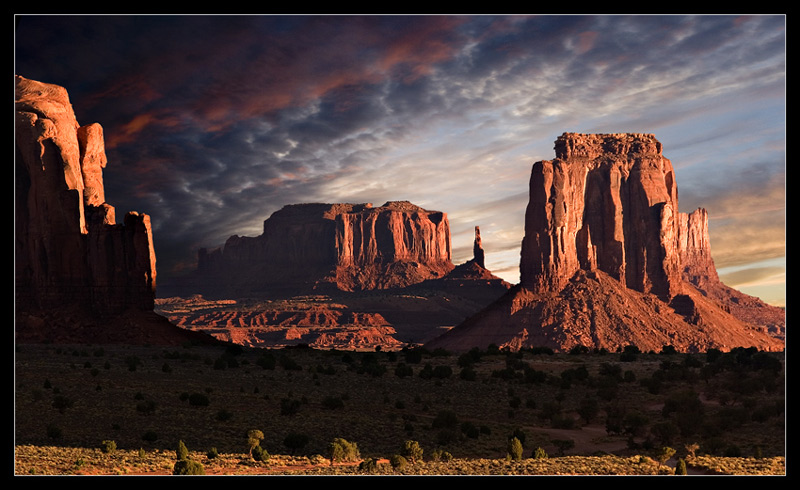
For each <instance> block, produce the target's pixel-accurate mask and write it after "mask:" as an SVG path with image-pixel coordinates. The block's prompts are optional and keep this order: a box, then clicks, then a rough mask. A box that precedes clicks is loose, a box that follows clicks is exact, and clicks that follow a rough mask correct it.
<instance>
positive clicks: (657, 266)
mask: <svg viewBox="0 0 800 490" xmlns="http://www.w3.org/2000/svg"><path fill="white" fill-rule="evenodd" d="M555 153H556V158H555V159H554V160H545V161H540V162H536V163H535V164H534V165H533V168H532V171H531V178H530V200H529V204H528V206H527V209H526V213H525V237H524V239H523V241H522V250H521V257H520V284H519V285H518V286H516V287H514V288H512V289H511V290H510V291H509V293H508V294H506V295H504V296H503V297H502V298H500V299H499V300H498V301H497V302H496V303H494V304H492V305H490V306H489V307H487V308H486V309H485V310H483V311H482V312H480V313H479V314H477V315H476V316H475V317H473V318H470V319H468V320H467V321H465V322H464V323H462V324H461V325H459V326H457V327H455V328H454V329H452V330H451V331H450V332H448V333H447V334H445V335H444V336H442V337H441V338H440V339H437V340H435V341H434V342H432V343H431V346H442V347H449V348H456V349H469V348H472V347H486V346H487V345H488V344H490V343H493V344H497V345H501V346H503V345H505V346H509V347H514V348H519V347H524V346H546V347H551V348H554V349H558V350H566V349H569V348H571V347H573V346H575V345H579V344H580V345H585V346H587V347H594V348H606V349H609V350H615V349H617V348H619V347H622V346H625V345H627V344H628V343H632V344H636V345H639V347H641V348H646V349H648V350H650V349H658V348H660V347H661V346H663V345H666V344H670V345H673V346H674V347H676V348H679V349H681V350H684V351H691V350H705V349H708V348H711V347H714V348H730V347H735V346H757V347H759V348H764V349H768V350H776V349H781V348H782V347H783V344H782V342H781V341H780V340H777V339H775V338H773V337H772V336H770V335H769V334H768V333H767V331H766V329H765V328H764V325H763V324H759V323H758V322H756V323H746V322H743V321H740V320H739V319H737V318H736V317H735V316H733V315H731V314H730V313H729V312H730V308H729V307H728V306H727V305H726V304H721V303H719V302H718V301H717V300H718V299H719V298H720V296H719V295H717V294H710V292H712V291H719V290H720V285H721V283H719V279H718V277H717V273H716V269H715V268H714V264H713V260H712V259H711V254H710V246H709V240H708V216H707V213H706V211H705V210H703V209H700V210H697V211H695V212H693V213H691V214H688V215H687V214H685V213H679V212H678V190H677V184H676V182H675V174H674V171H673V168H672V164H671V162H670V161H669V160H668V159H667V158H665V157H664V156H663V155H662V147H661V143H660V142H658V141H657V140H656V138H655V137H654V136H653V135H652V134H576V133H564V134H563V135H562V136H560V137H559V138H558V139H557V140H556V142H555ZM703 284H705V285H707V286H708V287H707V288H706V290H700V289H698V287H700V286H701V285H703Z"/></svg>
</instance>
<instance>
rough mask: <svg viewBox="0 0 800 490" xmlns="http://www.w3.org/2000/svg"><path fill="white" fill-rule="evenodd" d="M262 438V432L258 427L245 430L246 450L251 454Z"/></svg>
mask: <svg viewBox="0 0 800 490" xmlns="http://www.w3.org/2000/svg"><path fill="white" fill-rule="evenodd" d="M263 439H264V433H263V432H261V431H260V430H258V429H250V430H248V431H247V452H248V453H249V454H250V455H252V454H253V449H255V448H256V447H258V445H259V444H261V441H262V440H263Z"/></svg>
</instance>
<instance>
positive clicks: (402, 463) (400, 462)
mask: <svg viewBox="0 0 800 490" xmlns="http://www.w3.org/2000/svg"><path fill="white" fill-rule="evenodd" d="M389 464H391V465H392V468H394V469H396V470H402V469H403V468H405V467H406V465H407V464H408V460H407V459H406V458H404V457H403V456H401V455H399V454H393V455H392V457H391V458H389Z"/></svg>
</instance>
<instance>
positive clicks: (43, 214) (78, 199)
mask: <svg viewBox="0 0 800 490" xmlns="http://www.w3.org/2000/svg"><path fill="white" fill-rule="evenodd" d="M15 147H16V153H15V174H16V180H15V182H16V188H15V198H16V201H15V207H16V209H15V211H16V228H15V234H16V236H15V262H14V265H15V288H16V307H17V309H18V310H21V311H42V310H51V309H56V308H71V309H74V310H76V311H82V312H88V313H92V314H97V315H113V314H117V313H119V312H122V311H125V310H127V309H129V308H133V309H138V310H149V311H152V310H153V304H154V299H155V281H156V259H155V252H154V249H153V239H152V231H151V227H150V218H149V216H148V215H146V214H139V213H136V212H131V213H128V214H127V215H125V217H124V219H123V224H116V218H115V212H114V208H113V207H112V206H110V205H109V204H108V203H106V202H105V192H104V188H103V176H102V169H103V168H104V167H105V166H106V155H105V147H104V142H103V130H102V127H100V125H99V124H90V125H86V126H81V125H80V124H78V122H77V120H76V118H75V114H74V112H73V109H72V105H71V104H70V101H69V97H68V94H67V91H66V90H65V89H64V88H63V87H59V86H56V85H51V84H46V83H41V82H37V81H34V80H28V79H25V78H23V77H19V76H17V77H16V127H15Z"/></svg>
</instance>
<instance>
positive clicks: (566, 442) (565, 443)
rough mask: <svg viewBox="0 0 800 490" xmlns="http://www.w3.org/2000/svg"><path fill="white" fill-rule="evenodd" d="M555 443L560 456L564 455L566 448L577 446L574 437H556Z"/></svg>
mask: <svg viewBox="0 0 800 490" xmlns="http://www.w3.org/2000/svg"><path fill="white" fill-rule="evenodd" d="M553 444H555V445H556V447H557V448H558V454H559V456H563V455H564V452H565V451H566V450H568V449H572V448H573V447H575V441H573V440H572V439H556V440H554V441H553Z"/></svg>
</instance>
